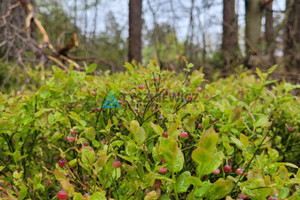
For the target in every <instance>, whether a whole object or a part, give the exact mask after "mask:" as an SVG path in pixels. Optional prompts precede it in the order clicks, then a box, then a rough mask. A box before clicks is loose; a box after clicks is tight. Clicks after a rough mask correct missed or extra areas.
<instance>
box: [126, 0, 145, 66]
mask: <svg viewBox="0 0 300 200" xmlns="http://www.w3.org/2000/svg"><path fill="white" fill-rule="evenodd" d="M128 42H129V46H128V60H129V61H132V60H135V61H136V62H138V63H141V62H142V0H129V41H128Z"/></svg>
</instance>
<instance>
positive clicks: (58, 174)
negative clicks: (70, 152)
mask: <svg viewBox="0 0 300 200" xmlns="http://www.w3.org/2000/svg"><path fill="white" fill-rule="evenodd" d="M54 176H55V179H56V180H58V181H61V180H65V179H67V178H66V176H65V175H64V173H62V172H60V171H58V170H57V169H54Z"/></svg>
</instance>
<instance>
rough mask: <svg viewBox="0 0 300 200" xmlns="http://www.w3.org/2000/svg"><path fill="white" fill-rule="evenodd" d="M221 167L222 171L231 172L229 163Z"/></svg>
mask: <svg viewBox="0 0 300 200" xmlns="http://www.w3.org/2000/svg"><path fill="white" fill-rule="evenodd" d="M223 169H224V172H227V173H228V172H231V167H230V166H229V165H225V166H224V167H223Z"/></svg>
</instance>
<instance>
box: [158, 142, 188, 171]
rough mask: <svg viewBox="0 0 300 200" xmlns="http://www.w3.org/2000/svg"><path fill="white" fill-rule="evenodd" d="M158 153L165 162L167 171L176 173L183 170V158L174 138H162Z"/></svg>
mask: <svg viewBox="0 0 300 200" xmlns="http://www.w3.org/2000/svg"><path fill="white" fill-rule="evenodd" d="M159 149H160V152H161V154H162V155H163V157H164V158H165V159H166V162H167V164H168V165H167V169H168V170H170V171H171V172H178V171H180V170H181V169H182V168H183V164H184V156H183V154H182V152H181V149H180V148H179V147H178V146H177V142H176V138H169V139H165V138H162V140H161V145H160V148H159Z"/></svg>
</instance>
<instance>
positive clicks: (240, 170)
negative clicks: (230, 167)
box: [235, 168, 244, 175]
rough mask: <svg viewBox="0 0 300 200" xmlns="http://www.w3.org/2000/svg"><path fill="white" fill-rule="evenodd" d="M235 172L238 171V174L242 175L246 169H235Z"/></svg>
mask: <svg viewBox="0 0 300 200" xmlns="http://www.w3.org/2000/svg"><path fill="white" fill-rule="evenodd" d="M235 172H236V173H237V174H239V175H242V174H243V172H244V170H243V169H241V168H237V169H236V170H235Z"/></svg>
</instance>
